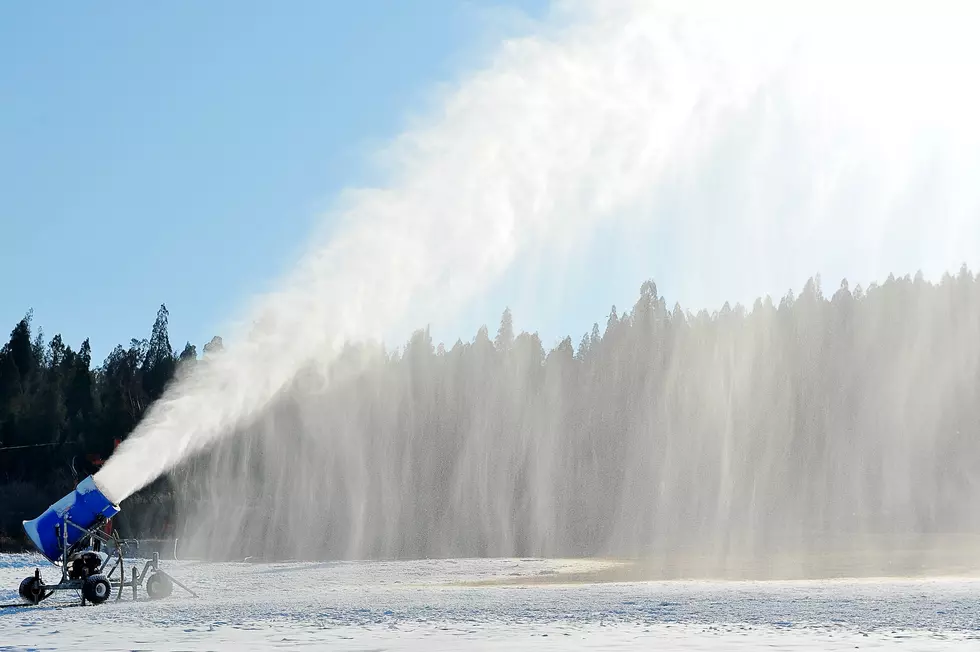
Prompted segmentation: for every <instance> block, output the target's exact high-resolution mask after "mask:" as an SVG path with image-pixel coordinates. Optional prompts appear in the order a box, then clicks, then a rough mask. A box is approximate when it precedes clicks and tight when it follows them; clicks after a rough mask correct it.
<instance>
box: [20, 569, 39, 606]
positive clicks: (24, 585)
mask: <svg viewBox="0 0 980 652" xmlns="http://www.w3.org/2000/svg"><path fill="white" fill-rule="evenodd" d="M17 592H18V593H20V597H22V598H24V600H26V601H27V602H30V603H31V604H37V603H38V602H40V601H41V600H42V599H43V591H42V590H41V582H39V581H38V579H37V578H36V577H34V576H33V575H31V576H30V577H25V578H24V579H23V580H21V583H20V588H19V589H18V591H17Z"/></svg>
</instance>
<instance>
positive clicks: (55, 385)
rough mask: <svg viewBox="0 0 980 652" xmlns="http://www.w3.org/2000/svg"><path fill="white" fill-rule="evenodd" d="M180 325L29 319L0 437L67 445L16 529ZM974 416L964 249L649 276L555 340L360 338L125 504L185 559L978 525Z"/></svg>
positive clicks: (901, 532) (29, 494) (137, 392)
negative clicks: (75, 328)
mask: <svg viewBox="0 0 980 652" xmlns="http://www.w3.org/2000/svg"><path fill="white" fill-rule="evenodd" d="M166 318H167V314H166V311H165V309H162V310H161V313H160V315H158V319H157V322H156V324H155V325H154V328H153V331H152V335H151V338H150V339H149V340H147V341H145V342H143V341H139V342H137V341H134V342H132V343H131V345H130V347H129V348H126V349H124V348H122V347H119V348H117V349H116V350H115V351H114V352H113V353H112V355H110V356H109V358H108V359H107V360H106V362H105V363H104V364H103V365H102V367H99V368H92V367H91V361H90V360H88V359H87V358H86V356H85V351H86V350H87V347H86V346H85V345H83V346H82V348H81V349H80V350H79V351H78V352H69V349H68V348H67V347H63V346H62V345H61V343H60V340H58V339H57V338H55V339H54V340H52V341H51V342H50V343H49V344H47V345H44V344H43V339H42V338H39V337H37V336H35V337H33V338H32V337H31V324H30V320H29V319H26V320H25V321H23V322H21V323H20V324H18V325H17V327H16V328H15V329H14V331H13V333H12V336H11V340H10V342H8V344H7V345H6V346H5V347H4V348H3V350H2V354H0V374H2V375H0V382H2V388H0V424H3V426H2V427H3V430H2V433H3V434H2V435H0V441H2V442H3V444H2V445H3V446H6V447H9V446H14V445H30V444H56V445H52V446H50V447H47V446H46V447H40V448H36V449H20V450H16V451H10V450H4V451H0V464H2V466H0V472H2V473H3V479H4V481H5V483H6V484H5V485H4V486H3V487H0V492H3V491H6V492H7V493H6V494H0V512H2V513H3V514H2V515H3V518H4V520H3V521H2V522H0V526H2V527H5V528H7V529H6V532H7V533H8V535H11V536H15V537H16V536H19V533H20V519H21V518H31V517H33V516H35V515H37V513H39V512H40V510H43V509H44V508H45V507H47V505H48V504H49V503H50V501H51V499H52V496H53V497H60V496H61V495H62V493H63V490H65V489H66V488H70V485H71V482H72V477H73V476H72V471H71V469H72V467H73V465H74V468H75V469H76V471H75V473H77V476H78V477H79V478H80V477H83V476H84V475H85V474H86V473H88V472H90V471H92V470H94V468H85V467H84V464H85V463H86V462H88V463H93V462H92V458H89V457H88V456H89V455H95V456H98V457H100V458H102V459H104V458H105V456H107V455H109V454H110V453H111V451H112V448H113V445H114V441H115V440H116V439H121V438H123V437H125V436H126V435H127V434H128V432H130V431H131V430H132V428H133V426H134V425H135V424H136V423H137V422H138V421H139V419H140V418H141V416H142V415H143V414H144V413H145V411H146V408H147V407H148V406H149V404H150V403H151V402H152V401H153V400H154V399H155V398H156V397H158V396H159V395H160V393H161V392H162V391H163V390H164V388H165V387H166V384H167V382H168V380H169V379H170V378H172V377H173V375H174V374H175V373H176V371H177V370H179V369H180V368H181V366H182V365H188V364H197V363H196V362H195V359H196V358H197V356H196V355H195V353H194V350H193V348H192V347H186V348H185V350H184V354H183V355H178V354H176V353H175V352H174V351H172V350H171V348H170V344H169V341H168V338H167V334H166ZM25 343H26V345H25ZM211 346H212V347H214V346H220V341H219V340H214V341H213V343H212V345H211ZM56 352H57V353H56ZM225 354H226V355H234V351H227V352H225ZM325 379H329V382H325ZM241 382H249V379H247V378H243V379H241ZM978 433H980V279H978V278H977V277H976V276H974V274H973V273H972V272H970V271H969V270H968V269H967V268H965V267H964V268H962V269H961V270H960V271H959V273H958V274H956V275H949V274H947V275H945V276H944V277H943V278H942V279H940V280H939V281H938V282H936V283H932V282H928V281H926V280H924V279H923V277H922V275H921V274H918V275H916V276H915V277H912V276H905V277H901V278H895V277H892V276H890V277H889V278H888V280H887V281H885V282H884V283H882V284H880V285H879V284H872V285H870V286H869V287H868V288H867V289H864V288H861V287H860V286H858V287H855V288H854V289H853V290H852V289H851V288H850V287H849V285H848V284H847V282H846V281H844V282H843V283H842V284H841V286H840V287H839V288H838V289H836V290H835V291H834V292H833V293H832V294H829V295H826V294H824V292H823V290H822V288H821V284H820V279H819V278H815V279H811V280H810V281H809V282H807V283H806V285H805V287H804V288H803V290H802V292H800V294H799V295H798V296H797V295H796V294H795V293H793V292H789V293H788V294H787V295H786V296H784V297H782V298H781V299H780V300H779V301H778V303H775V302H773V301H771V300H770V299H769V298H765V299H760V300H757V301H756V302H755V303H754V305H753V306H751V307H744V306H740V305H736V306H730V305H729V304H727V303H726V304H725V305H724V306H722V307H721V308H720V309H719V310H717V311H714V312H710V313H709V312H707V311H701V312H698V313H691V312H688V311H685V310H683V309H682V308H681V307H680V306H679V305H674V306H672V307H671V306H668V304H667V301H666V299H665V298H664V297H662V296H660V295H659V293H658V290H657V287H656V285H655V284H654V283H653V282H649V281H648V282H646V283H644V284H643V285H642V287H641V289H640V296H639V298H638V300H637V302H636V304H635V305H634V306H632V308H631V310H629V311H626V312H623V313H620V312H619V311H618V310H617V309H616V308H615V307H613V308H612V309H611V311H610V314H609V315H608V318H607V319H606V320H605V324H604V325H603V326H600V324H598V323H597V324H595V325H594V326H593V328H592V329H591V331H590V332H588V333H586V334H585V335H584V336H582V337H581V338H580V339H579V340H578V342H577V343H576V342H574V341H573V340H572V339H571V338H566V339H564V340H563V341H562V342H560V343H559V344H558V345H557V346H556V347H554V348H553V349H551V350H545V347H544V346H543V343H542V342H541V340H540V338H539V337H538V335H536V334H534V333H526V332H525V333H515V332H514V328H513V322H512V319H511V315H510V312H509V311H505V312H504V315H503V317H502V319H501V322H500V325H499V328H497V329H496V333H495V335H491V331H490V330H489V329H487V328H482V329H480V330H479V332H478V333H477V334H476V337H475V338H474V339H473V340H472V341H470V342H462V341H457V342H456V343H455V344H454V345H453V346H451V347H445V346H443V345H442V344H438V345H437V344H436V343H435V342H433V341H432V339H431V338H430V336H429V334H428V331H427V330H420V331H418V332H416V333H415V334H414V335H413V336H412V338H411V339H410V341H408V342H407V343H406V345H405V346H404V347H402V348H400V350H398V351H395V352H389V351H385V350H384V349H383V348H375V347H370V346H353V345H352V346H349V347H348V348H347V350H346V351H345V352H344V355H343V356H341V358H340V360H339V361H338V362H337V364H336V365H335V366H334V367H332V368H331V369H329V370H323V369H315V368H311V369H304V370H303V371H302V372H301V373H299V374H298V375H297V376H296V379H295V380H294V382H293V383H292V384H291V385H290V386H289V387H288V388H286V389H285V390H284V391H283V392H282V393H281V395H280V397H279V398H278V399H277V400H276V401H275V403H274V404H273V405H272V407H270V409H268V410H266V411H265V412H264V413H263V415H261V416H260V417H259V418H258V419H257V420H256V421H255V422H254V423H252V424H250V425H249V426H248V427H247V428H245V429H244V430H243V431H242V432H240V433H237V436H233V437H228V438H225V439H223V440H221V442H220V443H219V445H218V446H217V447H216V448H214V449H212V450H211V451H208V452H207V453H205V454H203V455H201V456H199V457H198V458H196V459H194V460H192V461H190V462H189V463H188V464H186V465H184V466H183V467H181V468H179V469H177V470H176V471H175V472H174V473H172V474H171V475H169V476H167V477H166V478H164V479H162V480H161V481H159V482H157V483H154V485H151V486H150V487H148V488H147V489H146V490H144V491H142V492H140V493H139V494H137V495H135V496H133V497H131V498H130V499H128V500H127V504H125V505H124V506H123V514H120V517H122V516H124V515H126V516H127V518H130V519H133V520H132V521H130V523H129V524H125V527H127V528H129V530H130V531H129V532H128V533H127V534H128V535H129V536H136V535H140V534H142V535H143V536H156V535H160V534H161V533H162V534H179V535H181V536H182V537H183V538H184V540H185V541H186V545H185V544H182V546H181V548H182V550H183V551H185V552H183V553H182V554H188V555H189V554H198V555H205V556H209V557H217V558H222V557H239V558H240V557H242V556H245V555H253V556H259V557H278V558H283V557H293V558H295V557H305V558H338V557H347V558H365V557H424V556H430V557H431V556H480V555H573V554H574V555H579V554H619V553H639V552H643V551H648V550H650V549H658V550H660V551H661V552H666V553H671V554H673V553H677V554H687V553H689V552H691V551H695V550H697V551H702V552H706V553H707V554H713V555H717V556H721V557H724V556H725V555H729V554H731V555H735V554H741V555H760V556H764V555H767V554H770V553H772V552H774V551H780V550H784V549H790V548H800V547H802V548H807V547H823V546H829V545H836V543H835V542H837V543H839V542H844V543H846V544H853V543H860V542H861V541H862V540H863V539H862V537H878V538H877V539H875V541H876V542H878V543H880V542H881V541H882V540H884V541H885V542H892V543H893V544H894V545H901V544H902V543H903V542H907V541H908V538H909V537H912V538H913V539H914V538H915V537H919V536H929V535H933V534H937V533H944V534H950V533H953V534H962V533H967V534H978V533H980V512H977V511H976V510H975V509H974V508H973V506H974V505H975V504H976V503H977V501H978V500H980V437H978ZM96 461H97V460H96ZM56 482H60V483H61V485H60V486H58V487H57V490H51V489H45V490H43V491H39V490H38V489H37V487H39V486H42V485H51V484H52V483H56ZM37 496H41V498H37ZM30 500H34V501H35V503H36V504H30V505H28V502H29V501H30ZM25 505H27V507H24V506H25ZM19 508H23V509H21V513H19V514H18V515H16V517H12V516H11V513H12V512H13V511H16V510H17V509H19ZM154 510H155V511H154ZM881 537H884V539H881Z"/></svg>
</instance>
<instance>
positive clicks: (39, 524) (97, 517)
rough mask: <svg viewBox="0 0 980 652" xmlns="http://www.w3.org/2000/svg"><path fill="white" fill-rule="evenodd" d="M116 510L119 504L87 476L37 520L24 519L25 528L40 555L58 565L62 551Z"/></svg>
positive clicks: (111, 515)
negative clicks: (114, 502)
mask: <svg viewBox="0 0 980 652" xmlns="http://www.w3.org/2000/svg"><path fill="white" fill-rule="evenodd" d="M118 513H119V506H118V505H114V504H113V503H112V501H111V500H109V499H108V498H106V496H105V494H104V493H102V490H101V489H99V487H98V485H96V484H95V478H94V477H93V476H91V475H90V476H88V477H87V478H85V479H84V480H82V481H81V482H79V483H78V486H77V487H75V490H74V491H72V492H71V493H70V494H68V495H67V496H65V497H64V498H62V499H61V500H59V501H58V502H56V503H55V504H53V505H51V507H48V509H47V510H46V511H45V512H44V513H43V514H41V515H40V516H38V517H37V518H36V519H34V520H33V521H24V531H25V532H26V533H27V537H28V538H29V539H30V540H31V542H32V543H33V544H34V546H35V547H37V549H38V550H39V551H40V552H41V554H42V555H44V556H45V557H46V558H47V560H48V561H50V562H51V563H52V564H54V565H55V566H57V565H59V564H60V563H61V557H62V552H63V551H65V550H69V549H70V548H71V547H72V546H74V545H75V544H76V543H78V542H79V541H80V540H81V539H83V538H85V537H86V536H87V535H88V534H89V530H90V529H91V528H92V527H100V526H102V525H103V524H104V523H105V522H106V521H108V520H109V519H111V518H112V517H113V516H115V515H116V514H118Z"/></svg>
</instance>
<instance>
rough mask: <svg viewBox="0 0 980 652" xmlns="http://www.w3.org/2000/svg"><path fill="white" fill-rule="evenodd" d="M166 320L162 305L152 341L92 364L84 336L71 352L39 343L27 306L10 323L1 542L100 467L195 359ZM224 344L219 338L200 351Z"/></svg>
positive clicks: (1, 351) (0, 464) (3, 400)
mask: <svg viewBox="0 0 980 652" xmlns="http://www.w3.org/2000/svg"><path fill="white" fill-rule="evenodd" d="M168 318H169V313H168V311H167V308H166V306H165V305H162V306H161V307H160V310H159V311H158V313H157V316H156V320H155V321H154V323H153V327H152V329H151V334H150V337H149V339H145V338H144V339H133V340H131V341H130V344H129V346H128V347H126V348H124V347H123V346H121V345H120V346H117V347H116V348H115V349H114V350H113V351H112V352H111V353H110V354H109V356H108V357H107V358H106V360H105V361H104V362H103V363H102V365H101V366H93V361H92V349H91V346H90V344H89V341H88V340H87V339H86V340H85V341H84V342H82V344H81V346H79V348H78V350H77V351H76V350H74V349H73V348H72V347H71V346H70V345H69V344H66V343H65V342H64V341H63V339H62V337H61V335H55V336H54V337H53V338H51V339H50V340H49V341H45V337H44V333H43V331H42V330H41V329H40V328H38V329H36V332H34V331H35V329H34V324H33V323H32V313H30V312H29V313H28V314H27V315H26V316H25V317H24V318H23V319H22V320H20V322H18V323H17V324H16V325H15V326H14V328H13V330H12V331H11V333H10V338H9V340H8V341H7V342H6V344H4V345H3V347H2V348H0V539H6V542H7V543H6V545H8V546H10V545H15V544H16V542H18V541H20V540H21V538H22V534H23V532H22V529H21V526H20V523H21V521H22V520H24V519H28V518H34V517H35V516H37V515H38V514H40V512H41V511H42V510H44V509H45V508H47V506H48V505H49V504H50V503H51V502H53V501H54V500H57V499H58V498H60V497H61V496H62V495H63V494H64V493H66V492H67V491H69V490H70V489H71V488H72V487H73V486H74V485H75V483H76V482H77V481H79V480H81V479H83V478H84V477H85V476H87V475H89V474H91V473H94V472H96V471H97V470H98V468H99V467H100V465H101V464H102V462H103V461H104V460H105V459H107V458H108V456H109V455H110V454H111V453H112V451H113V449H114V447H115V445H116V444H117V443H118V442H120V441H122V440H123V439H124V438H125V437H126V436H127V435H128V434H129V433H130V432H131V431H132V430H133V428H134V427H135V426H136V424H137V423H139V421H140V419H141V418H142V417H143V414H144V413H145V412H146V410H147V408H148V407H149V406H150V404H151V403H152V402H153V401H154V400H156V399H157V398H159V397H160V395H161V394H162V393H163V391H164V389H165V388H166V386H167V384H168V383H169V382H170V381H171V379H172V378H173V377H174V374H175V373H176V372H177V369H178V367H180V366H182V365H189V364H193V363H194V362H195V361H196V360H197V358H198V354H197V350H196V347H194V346H193V345H192V344H190V343H188V344H187V345H186V346H185V347H184V348H183V350H182V351H175V350H173V349H172V348H171V344H170V338H169V334H168V330H167V327H168ZM220 346H221V341H220V338H215V339H214V340H212V341H211V342H210V343H209V344H208V345H207V346H205V351H208V350H209V349H211V348H220ZM163 484H165V482H164V483H158V484H157V485H156V486H155V487H154V490H155V491H159V490H160V489H161V487H162V486H163ZM154 490H151V491H149V492H146V493H144V495H142V496H141V497H140V498H138V499H137V500H144V501H145V500H146V499H147V495H148V494H149V495H152V494H153V493H154ZM151 502H152V500H151ZM123 520H125V519H123Z"/></svg>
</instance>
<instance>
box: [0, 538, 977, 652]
mask: <svg viewBox="0 0 980 652" xmlns="http://www.w3.org/2000/svg"><path fill="white" fill-rule="evenodd" d="M128 562H129V560H127V563H128ZM161 563H162V565H163V568H164V569H165V570H168V571H170V572H171V573H172V574H173V576H174V577H176V578H177V579H178V580H179V581H181V582H183V583H185V584H187V585H188V586H189V587H190V588H191V589H193V590H194V591H195V592H197V593H198V594H199V596H200V597H198V598H191V597H189V596H187V595H186V594H185V593H183V591H182V590H181V589H180V588H179V587H175V589H174V593H173V595H172V596H171V597H169V598H167V599H165V600H158V601H149V600H147V599H146V596H145V592H141V594H140V599H139V600H138V601H136V602H134V601H133V600H132V595H131V593H129V592H127V593H126V594H125V596H124V598H123V600H122V601H121V602H107V603H105V604H102V605H99V606H91V605H90V606H86V607H78V606H76V605H77V604H78V602H79V600H78V597H77V596H76V594H75V593H74V592H63V593H56V594H55V595H54V596H52V597H51V598H49V599H48V600H46V601H45V602H42V603H41V605H39V606H35V607H30V606H28V607H14V608H4V609H0V650H60V649H72V650H100V651H101V650H225V649H230V650H269V649H297V648H302V649H330V650H365V651H366V650H379V651H380V650H425V651H426V652H432V651H434V650H449V649H454V650H455V649H466V650H499V649H512V650H621V649H644V650H647V649H656V650H758V649H769V650H844V649H847V650H854V649H909V650H958V649H964V650H966V649H970V650H976V649H980V579H976V578H962V579H957V578H935V579H879V580H874V579H872V580H868V579H862V580H822V581H780V582H747V581H738V582H734V581H728V582H721V581H718V582H709V581H669V582H667V581H655V582H628V583H623V582H620V583H612V582H609V583H601V582H599V583H573V582H564V581H563V580H562V574H563V573H566V572H578V571H582V570H585V569H587V567H588V566H589V565H590V564H592V565H593V566H594V564H595V563H597V562H588V561H576V560H543V559H440V560H420V561H365V562H323V563H304V562H290V563H251V562H241V563H204V562H189V561H179V562H174V561H164V562H161ZM35 567H39V568H40V569H41V572H42V576H43V577H44V578H45V579H47V580H49V581H53V580H55V579H57V576H58V572H57V569H56V568H54V567H53V566H51V565H50V564H48V563H47V562H46V561H45V560H44V559H43V558H41V557H39V556H36V555H26V554H24V555H0V587H2V588H0V602H3V603H16V602H19V601H20V600H19V598H18V596H17V586H18V585H19V583H20V580H21V579H23V578H24V577H26V576H28V575H31V574H32V573H33V570H34V568H35ZM542 575H547V576H549V577H550V578H551V580H552V581H549V582H548V583H544V584H541V583H534V584H532V583H530V582H527V583H520V582H517V583H509V584H507V585H494V586H486V585H484V586H472V585H467V584H464V583H465V582H468V581H471V580H487V579H494V578H500V579H505V580H508V581H509V582H514V580H521V581H523V578H531V577H534V576H538V579H540V576H542Z"/></svg>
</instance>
